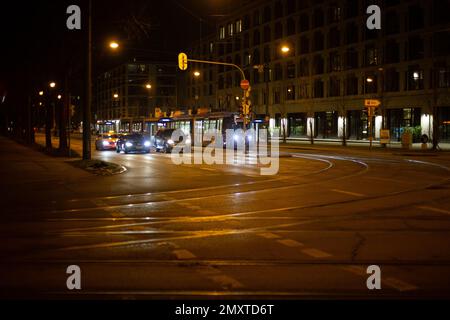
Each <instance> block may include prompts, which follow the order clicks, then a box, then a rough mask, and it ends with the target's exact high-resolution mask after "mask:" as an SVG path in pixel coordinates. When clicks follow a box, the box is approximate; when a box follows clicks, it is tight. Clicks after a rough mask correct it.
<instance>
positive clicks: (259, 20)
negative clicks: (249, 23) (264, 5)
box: [253, 10, 262, 27]
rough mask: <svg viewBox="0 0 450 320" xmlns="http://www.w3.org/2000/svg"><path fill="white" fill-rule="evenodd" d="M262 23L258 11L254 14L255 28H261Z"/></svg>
mask: <svg viewBox="0 0 450 320" xmlns="http://www.w3.org/2000/svg"><path fill="white" fill-rule="evenodd" d="M261 22H262V21H261V14H260V12H259V10H256V11H255V12H254V13H253V26H254V27H257V26H259V25H260V24H261Z"/></svg>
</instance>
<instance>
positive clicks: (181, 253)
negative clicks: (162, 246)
mask: <svg viewBox="0 0 450 320" xmlns="http://www.w3.org/2000/svg"><path fill="white" fill-rule="evenodd" d="M172 253H173V254H174V255H176V256H177V259H179V260H189V259H195V258H196V256H195V255H194V254H193V253H192V252H190V251H188V250H185V249H179V250H174V251H172Z"/></svg>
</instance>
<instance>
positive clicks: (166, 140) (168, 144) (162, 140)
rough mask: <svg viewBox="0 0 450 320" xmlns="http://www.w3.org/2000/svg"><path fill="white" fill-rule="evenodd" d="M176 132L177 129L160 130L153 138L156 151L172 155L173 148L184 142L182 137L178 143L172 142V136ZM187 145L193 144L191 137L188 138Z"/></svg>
mask: <svg viewBox="0 0 450 320" xmlns="http://www.w3.org/2000/svg"><path fill="white" fill-rule="evenodd" d="M174 131H175V129H160V130H158V131H157V132H156V134H155V136H154V137H153V146H154V148H155V149H156V151H160V152H163V153H170V152H172V149H173V147H175V146H176V145H177V144H179V143H182V142H183V138H182V137H180V139H179V140H178V141H174V140H172V134H173V132H174ZM186 143H188V144H190V143H191V139H190V138H189V137H187V138H186Z"/></svg>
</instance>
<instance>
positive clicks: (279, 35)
mask: <svg viewBox="0 0 450 320" xmlns="http://www.w3.org/2000/svg"><path fill="white" fill-rule="evenodd" d="M282 37H283V25H282V24H281V22H277V23H276V24H275V39H281V38H282Z"/></svg>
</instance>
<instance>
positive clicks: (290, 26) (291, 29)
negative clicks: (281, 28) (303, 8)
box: [287, 18, 295, 36]
mask: <svg viewBox="0 0 450 320" xmlns="http://www.w3.org/2000/svg"><path fill="white" fill-rule="evenodd" d="M294 34H295V21H294V19H292V18H289V19H288V20H287V35H288V36H292V35H294Z"/></svg>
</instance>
